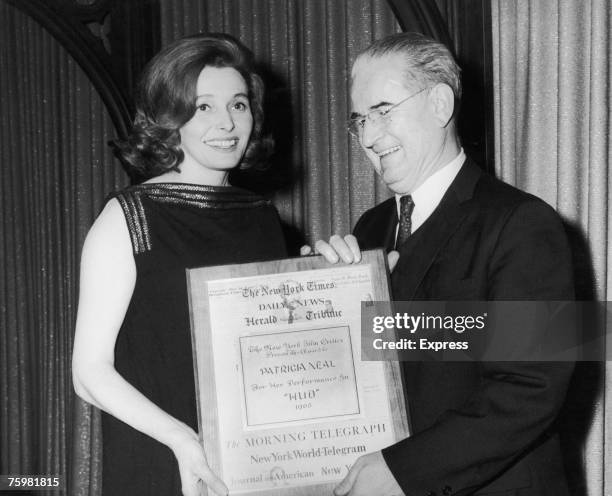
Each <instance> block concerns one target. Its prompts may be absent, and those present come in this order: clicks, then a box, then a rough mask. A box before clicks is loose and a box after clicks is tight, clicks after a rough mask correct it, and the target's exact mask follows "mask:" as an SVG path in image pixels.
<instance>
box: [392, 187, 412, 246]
mask: <svg viewBox="0 0 612 496" xmlns="http://www.w3.org/2000/svg"><path fill="white" fill-rule="evenodd" d="M413 209H414V202H413V201H412V196H410V195H404V196H402V197H401V198H400V219H399V229H398V230H397V240H396V241H395V249H396V250H397V249H398V248H399V247H400V246H402V244H404V243H405V242H406V240H407V239H408V238H409V237H410V233H411V232H412V219H411V217H412V210H413Z"/></svg>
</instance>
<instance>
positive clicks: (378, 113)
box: [347, 87, 429, 138]
mask: <svg viewBox="0 0 612 496" xmlns="http://www.w3.org/2000/svg"><path fill="white" fill-rule="evenodd" d="M426 89H429V88H428V87H425V88H422V89H420V90H419V91H417V92H416V93H413V94H412V95H410V96H407V97H406V98H404V99H403V100H400V101H399V102H397V103H395V104H393V105H391V106H389V107H382V108H377V109H374V110H371V111H370V112H368V113H367V114H365V115H360V116H359V117H355V118H353V119H349V120H348V121H347V126H348V131H349V133H351V134H352V135H353V136H355V137H356V138H359V136H361V133H363V128H364V127H365V124H366V121H369V122H370V124H374V125H378V124H383V125H386V124H387V123H388V122H389V117H390V115H389V114H390V113H391V112H392V111H394V110H397V107H399V106H400V105H401V104H402V103H404V102H407V101H408V100H410V99H411V98H413V97H415V96H417V95H418V94H419V93H422V92H423V91H425V90H426Z"/></svg>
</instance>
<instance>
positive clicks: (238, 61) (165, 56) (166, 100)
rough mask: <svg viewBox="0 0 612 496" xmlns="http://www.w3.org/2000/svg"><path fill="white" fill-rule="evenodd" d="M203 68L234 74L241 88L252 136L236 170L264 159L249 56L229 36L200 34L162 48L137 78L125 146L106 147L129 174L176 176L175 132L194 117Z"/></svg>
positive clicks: (258, 84)
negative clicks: (244, 90) (243, 86)
mask: <svg viewBox="0 0 612 496" xmlns="http://www.w3.org/2000/svg"><path fill="white" fill-rule="evenodd" d="M206 66H210V67H231V68H233V69H236V70H237V71H238V72H239V73H240V74H241V75H242V77H243V78H244V80H245V82H246V84H247V88H248V91H249V101H250V105H251V112H252V114H253V131H252V133H251V139H250V140H249V144H248V146H247V149H246V152H245V154H244V157H243V159H242V162H241V164H240V167H241V168H248V167H251V166H253V165H255V164H258V163H260V162H261V161H262V160H263V159H264V158H266V157H267V155H269V152H270V151H271V139H270V138H266V137H264V136H262V126H263V98H264V85H263V81H262V80H261V78H260V77H259V75H258V74H257V73H256V72H255V68H254V62H253V55H252V53H251V52H250V51H249V49H247V48H246V47H245V46H244V45H243V44H242V43H240V42H239V41H238V40H236V39H235V38H234V37H232V36H230V35H227V34H223V33H212V34H200V35H195V36H189V37H187V38H182V39H180V40H178V41H175V42H174V43H172V44H171V45H169V46H167V47H166V48H164V49H163V50H162V51H161V52H159V53H158V54H157V55H156V56H155V57H153V59H152V60H151V61H150V62H149V63H148V64H147V66H146V67H145V69H144V71H143V73H142V75H141V76H140V80H139V83H138V86H137V91H136V98H135V100H136V102H135V103H136V117H135V118H134V124H133V127H132V130H131V132H130V134H129V136H128V138H127V139H126V140H125V141H121V140H117V141H115V142H113V143H112V145H113V147H114V148H115V154H116V155H117V157H118V158H119V159H120V160H121V161H122V163H123V164H124V165H125V167H126V168H127V170H128V172H129V173H130V174H132V175H133V176H137V177H140V178H145V179H146V178H151V177H155V176H159V175H160V174H163V173H164V172H167V171H169V170H177V171H178V170H179V165H180V164H181V162H182V161H183V158H184V154H183V151H182V150H181V148H180V142H181V138H180V135H179V129H180V128H181V127H182V126H183V125H184V124H185V123H186V122H187V121H189V120H190V119H191V118H192V117H193V115H194V113H195V111H196V105H195V103H196V97H197V95H196V86H197V81H198V76H199V75H200V72H202V69H204V67H206Z"/></svg>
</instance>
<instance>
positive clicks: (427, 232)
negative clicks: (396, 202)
mask: <svg viewBox="0 0 612 496" xmlns="http://www.w3.org/2000/svg"><path fill="white" fill-rule="evenodd" d="M481 174H482V171H481V170H480V168H479V167H478V166H477V165H476V164H474V163H473V162H472V161H471V160H470V159H467V160H466V162H465V163H464V164H463V167H461V170H460V171H459V173H458V174H457V177H455V179H454V181H453V182H452V183H451V185H450V187H449V188H448V190H447V191H446V193H445V194H444V196H443V197H442V200H441V201H440V204H439V205H438V207H437V208H436V209H435V210H434V211H433V213H432V214H431V216H430V217H429V218H428V219H427V220H426V221H425V222H424V223H423V225H422V226H421V227H420V228H419V229H418V230H417V231H416V232H415V233H414V234H413V235H412V236H411V237H410V238H408V241H406V243H404V244H403V245H402V246H401V247H399V253H400V261H399V263H398V265H397V267H396V269H395V271H394V272H393V274H392V276H391V284H392V287H393V298H394V299H396V300H406V301H407V300H412V299H414V297H415V294H416V292H417V289H418V288H419V286H420V284H421V283H422V281H423V278H424V277H425V275H426V274H427V271H428V270H429V268H430V267H431V265H432V263H433V262H434V261H435V259H436V257H437V256H438V253H439V252H440V249H441V248H442V247H443V246H444V245H445V244H446V241H447V240H448V238H449V237H450V236H451V235H452V234H453V233H454V232H455V230H456V229H457V228H458V227H459V225H460V224H461V222H462V220H463V219H464V217H465V216H466V215H467V213H468V210H469V208H468V203H467V202H468V200H469V199H471V198H472V195H473V192H474V188H475V186H476V183H477V182H478V179H479V178H480V175H481ZM396 218H397V213H396ZM396 222H397V221H396Z"/></svg>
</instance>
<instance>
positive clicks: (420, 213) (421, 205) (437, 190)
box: [395, 148, 466, 232]
mask: <svg viewBox="0 0 612 496" xmlns="http://www.w3.org/2000/svg"><path fill="white" fill-rule="evenodd" d="M465 159H466V156H465V152H464V151H463V148H461V150H460V151H459V155H457V156H456V157H455V158H454V159H453V160H451V161H450V162H449V163H448V164H446V165H445V166H444V167H442V168H441V169H440V170H438V171H437V172H435V173H434V174H432V175H431V176H429V177H428V178H427V179H426V180H425V181H424V182H423V184H421V185H420V186H419V187H418V188H417V189H415V190H414V191H413V192H412V194H411V196H412V200H413V201H414V210H413V211H412V217H411V218H412V232H414V231H416V230H417V229H418V228H419V227H420V226H421V225H422V224H423V222H425V221H426V220H427V218H428V217H429V216H430V215H431V214H432V213H433V211H434V210H435V209H436V207H437V206H438V204H439V203H440V201H441V200H442V197H443V196H444V193H446V190H448V188H449V187H450V185H451V183H452V182H453V180H454V179H455V177H456V176H457V174H458V173H459V170H460V169H461V166H462V165H463V162H465ZM402 196H403V195H395V204H396V207H397V215H398V218H399V215H400V210H399V208H400V207H399V200H400V198H401V197H402Z"/></svg>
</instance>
